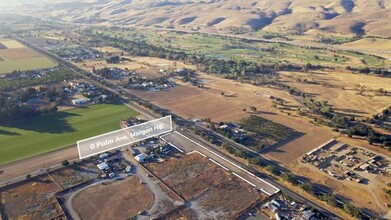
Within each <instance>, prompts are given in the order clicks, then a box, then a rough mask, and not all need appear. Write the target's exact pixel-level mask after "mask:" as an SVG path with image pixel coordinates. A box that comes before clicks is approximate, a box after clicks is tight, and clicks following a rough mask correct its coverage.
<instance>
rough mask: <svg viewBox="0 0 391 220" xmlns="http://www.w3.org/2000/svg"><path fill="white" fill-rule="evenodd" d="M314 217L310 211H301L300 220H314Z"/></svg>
mask: <svg viewBox="0 0 391 220" xmlns="http://www.w3.org/2000/svg"><path fill="white" fill-rule="evenodd" d="M314 215H315V213H314V212H313V211H311V210H305V211H303V213H302V216H301V219H302V220H310V219H314V218H313V216H314Z"/></svg>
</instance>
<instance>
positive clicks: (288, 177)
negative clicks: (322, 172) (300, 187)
mask: <svg viewBox="0 0 391 220" xmlns="http://www.w3.org/2000/svg"><path fill="white" fill-rule="evenodd" d="M281 178H282V180H284V181H286V182H289V183H292V184H293V185H297V184H298V181H297V177H296V175H295V174H293V173H291V172H283V173H282V174H281Z"/></svg>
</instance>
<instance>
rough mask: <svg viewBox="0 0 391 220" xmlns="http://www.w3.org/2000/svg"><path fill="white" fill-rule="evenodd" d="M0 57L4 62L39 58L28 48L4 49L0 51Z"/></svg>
mask: <svg viewBox="0 0 391 220" xmlns="http://www.w3.org/2000/svg"><path fill="white" fill-rule="evenodd" d="M0 56H2V57H3V58H4V59H6V60H19V59H28V58H33V57H40V55H39V54H37V53H35V52H34V51H32V50H30V49H29V48H17V49H4V50H0Z"/></svg>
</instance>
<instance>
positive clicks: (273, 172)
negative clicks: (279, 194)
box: [265, 165, 278, 175]
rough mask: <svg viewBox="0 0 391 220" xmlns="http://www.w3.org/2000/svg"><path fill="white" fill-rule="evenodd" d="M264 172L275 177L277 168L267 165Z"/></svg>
mask: <svg viewBox="0 0 391 220" xmlns="http://www.w3.org/2000/svg"><path fill="white" fill-rule="evenodd" d="M265 170H266V171H268V172H270V173H272V174H275V175H277V174H278V169H277V167H276V166H274V165H267V166H266V167H265Z"/></svg>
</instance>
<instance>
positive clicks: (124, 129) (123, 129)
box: [76, 115, 173, 159]
mask: <svg viewBox="0 0 391 220" xmlns="http://www.w3.org/2000/svg"><path fill="white" fill-rule="evenodd" d="M166 118H169V119H170V130H169V131H163V132H160V133H158V134H154V135H152V136H149V137H145V138H142V139H139V140H135V141H130V142H128V143H126V144H122V145H119V146H115V147H112V148H108V149H103V150H101V151H99V152H95V153H92V154H89V155H87V156H83V157H82V156H81V154H80V145H79V143H80V142H84V141H88V140H92V139H95V138H99V137H101V136H104V135H110V134H113V133H117V132H121V131H125V132H126V130H128V129H130V128H133V127H138V126H142V125H145V124H149V123H151V122H155V121H158V120H162V119H166ZM172 130H173V129H172V117H171V115H169V116H165V117H162V118H158V119H154V120H151V121H147V122H144V123H141V124H137V125H134V126H132V127H127V128H122V129H119V130H115V131H111V132H108V133H104V134H101V135H97V136H94V137H90V138H87V139H83V140H80V141H77V142H76V143H77V150H78V153H79V158H80V159H84V158H87V157H92V156H94V155H97V154H100V153H103V152H106V151H110V150H113V149H117V148H120V147H123V146H126V145H129V144H134V143H136V142H139V141H143V140H146V139H149V138H152V137H155V136H159V135H162V134H164V133H169V132H172Z"/></svg>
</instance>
